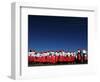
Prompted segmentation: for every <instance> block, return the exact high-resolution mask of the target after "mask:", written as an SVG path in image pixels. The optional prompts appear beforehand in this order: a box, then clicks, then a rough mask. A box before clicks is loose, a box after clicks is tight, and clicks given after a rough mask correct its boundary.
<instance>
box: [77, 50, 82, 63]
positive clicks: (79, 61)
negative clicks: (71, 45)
mask: <svg viewBox="0 0 100 82" xmlns="http://www.w3.org/2000/svg"><path fill="white" fill-rule="evenodd" d="M81 59H82V57H81V50H80V49H78V52H77V63H78V64H81Z"/></svg>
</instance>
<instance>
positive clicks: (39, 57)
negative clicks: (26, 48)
mask: <svg viewBox="0 0 100 82" xmlns="http://www.w3.org/2000/svg"><path fill="white" fill-rule="evenodd" d="M28 61H29V63H34V64H59V63H66V64H77V63H78V64H81V63H87V61H88V56H87V52H86V50H83V51H81V50H78V51H77V52H65V51H47V52H36V51H30V52H29V55H28Z"/></svg>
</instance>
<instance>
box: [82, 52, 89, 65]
mask: <svg viewBox="0 0 100 82" xmlns="http://www.w3.org/2000/svg"><path fill="white" fill-rule="evenodd" d="M87 60H88V59H87V52H86V50H83V63H84V64H86V63H87Z"/></svg>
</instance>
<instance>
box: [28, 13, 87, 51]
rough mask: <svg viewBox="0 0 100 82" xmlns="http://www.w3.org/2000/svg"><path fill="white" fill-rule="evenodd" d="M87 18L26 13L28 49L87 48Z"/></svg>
mask: <svg viewBox="0 0 100 82" xmlns="http://www.w3.org/2000/svg"><path fill="white" fill-rule="evenodd" d="M87 26H88V18H86V17H58V16H39V15H37V16H36V15H28V49H35V50H38V51H45V50H69V51H75V50H77V49H87V47H88V46H87V45H88V43H87V41H88V40H87V38H88V37H87V34H88V33H87V32H88V27H87Z"/></svg>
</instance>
